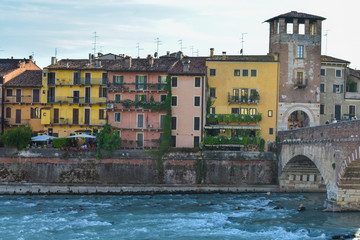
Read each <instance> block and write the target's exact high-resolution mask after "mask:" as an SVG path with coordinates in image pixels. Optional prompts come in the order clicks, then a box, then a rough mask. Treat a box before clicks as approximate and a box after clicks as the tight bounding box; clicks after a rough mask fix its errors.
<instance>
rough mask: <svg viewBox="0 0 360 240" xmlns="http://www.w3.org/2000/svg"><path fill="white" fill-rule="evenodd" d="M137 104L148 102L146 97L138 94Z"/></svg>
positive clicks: (136, 97) (136, 96)
mask: <svg viewBox="0 0 360 240" xmlns="http://www.w3.org/2000/svg"><path fill="white" fill-rule="evenodd" d="M135 102H146V95H145V94H136V95H135Z"/></svg>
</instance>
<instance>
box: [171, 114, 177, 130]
mask: <svg viewBox="0 0 360 240" xmlns="http://www.w3.org/2000/svg"><path fill="white" fill-rule="evenodd" d="M171 130H176V117H171Z"/></svg>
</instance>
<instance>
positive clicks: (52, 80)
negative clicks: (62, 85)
mask: <svg viewBox="0 0 360 240" xmlns="http://www.w3.org/2000/svg"><path fill="white" fill-rule="evenodd" d="M48 84H55V73H54V72H49V73H48Z"/></svg>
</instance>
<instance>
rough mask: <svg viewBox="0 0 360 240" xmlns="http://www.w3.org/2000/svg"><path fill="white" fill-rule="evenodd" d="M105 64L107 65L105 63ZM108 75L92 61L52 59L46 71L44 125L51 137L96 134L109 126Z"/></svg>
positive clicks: (96, 62) (102, 67)
mask: <svg viewBox="0 0 360 240" xmlns="http://www.w3.org/2000/svg"><path fill="white" fill-rule="evenodd" d="M102 62H106V61H102ZM107 82H108V79H107V71H106V70H105V67H104V66H103V65H102V64H101V62H100V61H99V60H94V59H93V58H92V57H90V58H89V60H87V59H81V60H69V59H63V60H60V61H59V62H57V61H56V59H55V58H52V64H51V65H50V66H48V67H46V68H44V70H43V78H42V84H43V88H42V90H41V92H42V94H41V102H42V103H44V105H45V106H43V108H42V112H41V124H43V125H44V126H45V129H46V130H47V132H48V134H52V135H53V136H58V137H66V136H69V135H71V134H73V133H76V132H89V131H92V132H97V131H98V130H99V129H100V128H101V127H102V126H103V125H105V123H106V98H107V89H106V86H107Z"/></svg>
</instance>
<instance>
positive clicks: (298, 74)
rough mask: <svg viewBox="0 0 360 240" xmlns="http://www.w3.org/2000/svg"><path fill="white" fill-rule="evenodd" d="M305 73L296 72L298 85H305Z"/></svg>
mask: <svg viewBox="0 0 360 240" xmlns="http://www.w3.org/2000/svg"><path fill="white" fill-rule="evenodd" d="M303 80H304V72H296V84H303Z"/></svg>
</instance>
